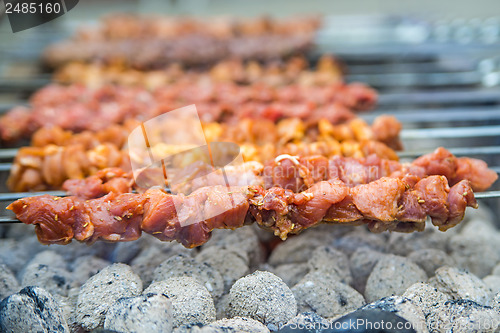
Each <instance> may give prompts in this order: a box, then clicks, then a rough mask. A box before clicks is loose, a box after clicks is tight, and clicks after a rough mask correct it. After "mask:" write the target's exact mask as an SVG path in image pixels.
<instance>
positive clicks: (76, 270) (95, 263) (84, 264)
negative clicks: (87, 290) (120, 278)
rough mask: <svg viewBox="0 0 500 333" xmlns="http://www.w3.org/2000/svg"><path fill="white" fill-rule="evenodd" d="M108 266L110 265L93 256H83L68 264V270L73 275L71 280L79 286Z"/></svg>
mask: <svg viewBox="0 0 500 333" xmlns="http://www.w3.org/2000/svg"><path fill="white" fill-rule="evenodd" d="M109 265H111V263H110V262H109V261H107V260H105V259H102V258H98V257H95V256H83V257H80V258H78V259H76V260H75V261H73V262H72V263H71V264H70V269H71V271H72V273H73V279H74V280H75V281H76V282H77V283H78V284H79V285H82V284H84V283H85V281H87V280H88V279H89V278H91V277H92V276H94V275H96V274H97V273H99V272H100V271H101V270H103V269H104V268H106V267H108V266H109Z"/></svg>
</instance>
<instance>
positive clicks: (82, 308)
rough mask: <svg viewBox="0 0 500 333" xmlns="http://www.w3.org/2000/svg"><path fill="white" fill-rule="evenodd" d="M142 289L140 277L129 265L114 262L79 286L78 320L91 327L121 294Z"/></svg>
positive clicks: (135, 293) (102, 318) (87, 327)
mask: <svg viewBox="0 0 500 333" xmlns="http://www.w3.org/2000/svg"><path fill="white" fill-rule="evenodd" d="M141 293H142V281H141V279H140V278H139V276H138V275H137V274H135V273H134V272H133V271H132V269H131V268H130V266H127V265H125V264H113V265H111V266H108V267H106V268H105V269H103V270H102V271H100V272H99V273H97V274H96V275H94V276H92V277H91V278H90V279H88V280H87V282H85V284H84V285H83V286H82V287H81V288H80V293H79V295H78V303H77V316H76V318H77V322H78V324H79V325H80V326H81V327H82V328H84V329H86V330H92V329H95V328H98V327H101V326H102V325H103V324H104V318H105V316H106V312H107V311H108V309H109V308H110V307H111V305H113V303H115V302H116V301H117V300H118V299H120V298H122V297H133V296H138V295H140V294H141Z"/></svg>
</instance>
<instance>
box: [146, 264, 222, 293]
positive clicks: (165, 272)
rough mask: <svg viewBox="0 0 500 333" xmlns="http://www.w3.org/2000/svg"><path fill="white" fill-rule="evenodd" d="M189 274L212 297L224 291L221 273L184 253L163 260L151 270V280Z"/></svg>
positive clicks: (156, 280)
mask: <svg viewBox="0 0 500 333" xmlns="http://www.w3.org/2000/svg"><path fill="white" fill-rule="evenodd" d="M182 276H189V277H192V278H194V279H196V280H198V282H199V283H201V284H202V285H203V286H204V287H205V288H207V290H208V291H209V292H210V294H211V295H212V297H213V298H214V299H218V298H219V297H221V296H222V293H223V292H224V282H223V280H222V276H221V274H220V273H219V272H218V271H217V270H216V269H214V268H213V267H212V266H210V265H209V264H207V263H200V262H198V261H196V260H194V259H193V258H191V257H188V256H186V255H184V254H179V255H177V256H175V257H171V258H169V259H167V260H165V261H164V262H163V263H162V264H161V265H160V266H158V267H157V268H156V269H155V270H154V272H153V282H158V281H163V280H167V279H169V278H171V277H182Z"/></svg>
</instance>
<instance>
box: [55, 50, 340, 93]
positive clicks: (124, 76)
mask: <svg viewBox="0 0 500 333" xmlns="http://www.w3.org/2000/svg"><path fill="white" fill-rule="evenodd" d="M54 80H55V81H56V82H60V83H64V84H73V83H80V84H84V85H86V86H89V87H100V86H104V85H108V84H118V85H122V86H136V87H146V88H148V89H154V88H159V87H161V86H165V85H168V84H173V83H175V82H177V81H187V80H190V81H192V82H193V83H198V82H201V81H207V80H211V81H214V82H235V83H238V84H244V85H247V84H265V85H269V86H284V85H289V84H298V85H301V86H324V85H330V84H334V83H339V82H342V81H343V75H342V69H341V67H340V65H339V64H338V62H337V61H336V60H335V59H334V58H333V57H331V56H327V55H324V56H322V57H321V58H320V59H319V61H318V63H317V67H316V68H311V66H310V64H308V62H307V60H306V59H304V58H303V57H295V58H292V59H290V60H288V61H285V62H283V63H276V64H274V63H273V64H260V63H258V62H256V61H248V62H247V63H245V62H243V61H241V60H236V59H232V60H225V61H221V62H218V63H217V64H216V65H214V66H213V67H212V68H210V70H209V71H207V72H204V71H197V70H186V69H183V68H181V66H179V65H178V64H172V65H169V66H168V67H167V68H165V69H159V70H149V71H148V70H144V71H139V70H136V69H133V68H129V67H127V66H124V65H123V64H119V65H103V64H96V63H89V64H86V63H80V62H71V63H69V64H67V65H64V66H63V67H61V68H60V69H58V70H57V71H56V73H55V74H54Z"/></svg>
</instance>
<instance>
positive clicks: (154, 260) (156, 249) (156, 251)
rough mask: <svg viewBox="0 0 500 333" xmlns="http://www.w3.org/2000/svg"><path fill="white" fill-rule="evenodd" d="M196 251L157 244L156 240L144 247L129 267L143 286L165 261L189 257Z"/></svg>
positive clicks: (180, 246)
mask: <svg viewBox="0 0 500 333" xmlns="http://www.w3.org/2000/svg"><path fill="white" fill-rule="evenodd" d="M195 251H196V250H190V249H186V248H185V247H184V246H182V245H181V244H179V243H177V242H163V243H160V244H158V240H157V239H155V241H154V242H153V243H152V245H150V246H145V247H144V248H143V249H142V250H141V251H140V252H139V254H138V255H137V256H136V257H135V258H134V259H133V260H132V261H131V262H130V266H131V267H132V269H133V270H134V272H136V273H137V274H138V275H139V276H140V277H141V279H142V281H143V282H144V284H145V285H148V284H150V283H151V282H152V281H153V273H154V270H155V268H156V267H158V266H159V265H160V264H161V263H162V262H164V261H165V260H167V259H169V258H172V257H174V256H177V255H179V254H183V255H185V256H188V257H191V256H192V255H193V254H194V253H195Z"/></svg>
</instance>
